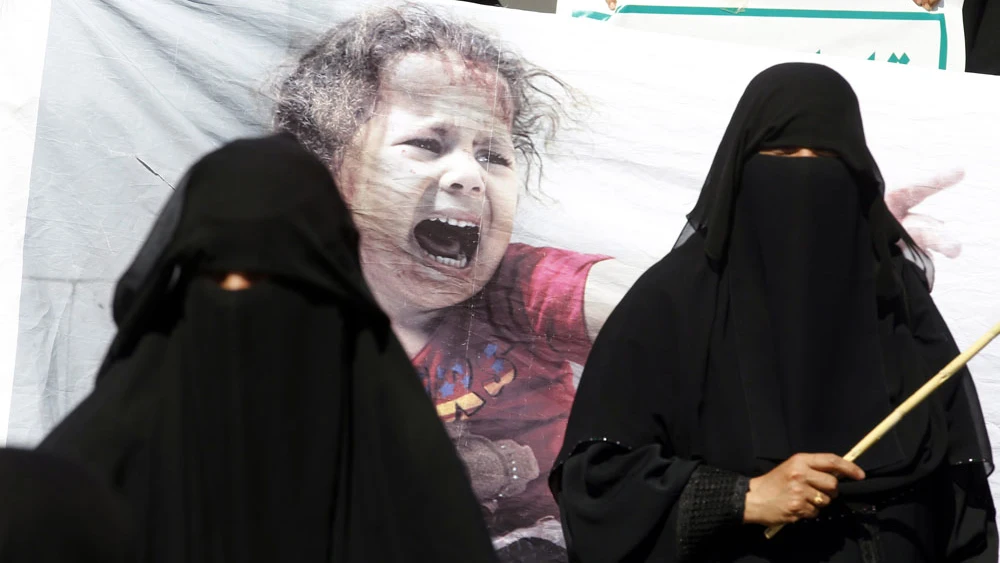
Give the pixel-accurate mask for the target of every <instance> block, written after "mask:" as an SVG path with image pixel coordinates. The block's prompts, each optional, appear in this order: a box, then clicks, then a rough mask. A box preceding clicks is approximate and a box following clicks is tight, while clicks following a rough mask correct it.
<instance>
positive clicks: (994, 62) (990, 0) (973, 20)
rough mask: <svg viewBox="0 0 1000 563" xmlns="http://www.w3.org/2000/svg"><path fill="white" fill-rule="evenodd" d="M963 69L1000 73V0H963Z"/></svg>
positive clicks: (984, 72)
mask: <svg viewBox="0 0 1000 563" xmlns="http://www.w3.org/2000/svg"><path fill="white" fill-rule="evenodd" d="M962 15H963V20H964V22H965V70H966V72H975V73H979V74H992V75H1000V1H998V0H965V3H964V4H963V5H962Z"/></svg>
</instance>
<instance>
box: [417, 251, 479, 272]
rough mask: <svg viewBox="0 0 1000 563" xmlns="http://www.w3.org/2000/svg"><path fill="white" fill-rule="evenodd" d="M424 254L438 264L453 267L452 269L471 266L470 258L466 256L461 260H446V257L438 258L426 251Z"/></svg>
mask: <svg viewBox="0 0 1000 563" xmlns="http://www.w3.org/2000/svg"><path fill="white" fill-rule="evenodd" d="M423 253H424V256H426V257H428V258H430V259H431V260H433V261H435V262H437V263H438V264H444V265H445V266H451V267H452V268H464V267H466V266H468V265H469V258H468V257H467V256H465V255H464V254H463V255H462V256H461V258H458V259H455V258H445V257H444V256H436V255H434V254H431V253H430V252H427V251H426V250H424V251H423Z"/></svg>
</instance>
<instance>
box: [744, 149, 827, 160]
mask: <svg viewBox="0 0 1000 563" xmlns="http://www.w3.org/2000/svg"><path fill="white" fill-rule="evenodd" d="M758 154H763V155H767V156H785V157H789V158H818V157H821V156H822V157H827V158H837V154H836V153H834V152H832V151H824V150H819V149H817V150H813V149H809V148H806V147H788V148H780V149H764V150H761V151H758Z"/></svg>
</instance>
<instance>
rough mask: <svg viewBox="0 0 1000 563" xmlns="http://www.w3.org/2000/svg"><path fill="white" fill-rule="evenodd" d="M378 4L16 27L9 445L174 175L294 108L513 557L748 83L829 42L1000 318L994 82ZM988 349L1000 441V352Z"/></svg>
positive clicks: (913, 197) (114, 11)
mask: <svg viewBox="0 0 1000 563" xmlns="http://www.w3.org/2000/svg"><path fill="white" fill-rule="evenodd" d="M22 6H24V4H22ZM388 6H389V7H384V6H382V5H380V4H371V3H367V2H329V1H328V0H294V1H292V0H288V1H287V2H279V1H276V0H242V1H240V2H231V1H230V2H215V1H212V0H203V1H199V2H190V1H182V0H173V1H166V0H72V1H71V0H54V1H53V2H52V3H51V11H50V14H46V15H48V16H49V17H48V18H47V22H48V26H47V28H46V26H45V25H39V21H40V20H35V19H32V20H30V21H32V22H34V23H33V24H32V25H34V28H33V29H36V30H37V31H38V33H37V34H36V35H39V36H40V39H39V38H35V39H31V38H30V37H28V35H30V34H24V38H23V40H24V43H23V47H24V51H23V53H24V55H23V56H24V58H25V60H27V61H29V62H30V61H35V62H34V65H35V66H37V67H38V69H41V67H40V66H38V65H40V64H41V63H40V61H41V54H44V70H43V71H41V70H36V71H33V70H32V68H34V67H32V66H31V65H30V64H27V63H24V64H21V65H20V66H18V67H17V68H19V69H20V70H19V71H18V72H20V73H21V74H20V76H22V77H23V78H25V79H26V80H28V79H30V78H31V77H33V76H34V77H37V76H41V82H40V84H41V86H40V89H39V90H38V91H36V92H35V94H34V95H35V96H36V97H35V98H32V94H31V93H30V92H24V91H21V90H18V91H15V90H14V89H13V87H11V86H9V84H10V82H9V81H8V80H7V79H8V76H7V73H8V72H10V73H11V74H12V73H13V71H9V70H8V69H12V68H15V67H14V66H3V67H0V68H3V69H4V73H5V74H4V75H3V76H0V88H2V90H0V101H4V100H14V101H16V100H17V99H18V98H17V95H20V96H21V98H19V99H20V100H21V101H20V102H17V103H14V102H13V101H12V102H11V103H6V102H5V105H3V106H0V124H6V125H4V126H5V127H8V129H9V130H11V131H13V133H12V135H13V137H12V138H18V139H20V142H19V144H18V147H16V148H18V149H19V150H20V152H17V153H10V154H13V155H14V156H11V157H8V156H7V154H5V155H4V157H3V158H4V159H5V160H0V162H2V163H3V167H4V169H3V175H2V176H0V180H2V181H3V184H0V190H3V193H4V194H8V193H10V194H14V195H13V196H12V197H14V198H15V200H14V201H17V200H16V197H20V196H18V195H17V194H24V197H23V198H22V199H21V200H20V201H22V202H23V201H26V202H27V203H26V207H24V206H23V203H22V206H21V207H18V206H17V205H13V204H12V205H10V206H8V207H2V206H0V211H3V212H5V213H7V214H8V216H5V217H2V222H0V226H4V225H9V226H10V227H11V231H12V232H13V231H14V230H16V229H18V228H20V226H21V225H23V228H24V231H23V240H24V243H23V247H22V246H18V247H17V248H16V249H14V248H13V247H12V248H10V249H8V248H7V247H0V251H3V252H9V254H7V255H4V256H3V257H0V258H2V259H3V260H4V268H3V274H4V275H9V270H8V269H7V264H8V263H9V264H12V266H13V267H22V268H23V273H17V274H14V275H15V276H19V280H18V279H17V278H15V280H17V281H18V284H17V290H16V291H14V292H10V291H8V292H6V293H0V298H2V299H4V300H5V302H3V303H0V310H2V311H18V313H17V314H16V315H13V314H12V315H8V316H5V317H0V323H3V324H0V334H2V335H5V336H4V339H6V340H8V341H5V342H0V346H10V347H11V350H13V346H14V342H15V341H16V361H12V362H11V363H10V364H0V367H2V369H3V372H2V373H0V382H2V381H4V378H9V379H7V380H8V381H11V383H10V385H9V386H7V385H4V386H2V387H0V392H2V393H3V394H2V395H0V408H7V405H8V404H9V417H5V418H3V419H0V425H3V424H6V431H7V437H8V440H9V442H10V443H12V444H32V443H35V442H36V441H37V440H39V439H40V438H41V437H42V436H43V435H44V434H45V432H46V431H47V430H48V429H50V428H51V427H52V426H53V425H54V424H55V423H56V422H57V421H58V420H59V419H60V418H61V417H62V416H64V415H65V414H66V413H67V412H68V411H69V410H70V409H72V408H73V406H74V405H75V404H77V402H78V401H80V400H81V398H82V397H83V396H85V395H86V394H87V393H88V391H89V390H90V388H91V386H92V381H93V374H94V371H95V369H96V368H97V366H98V364H99V362H100V360H101V357H102V355H103V354H104V351H105V348H106V346H107V345H108V343H109V341H110V339H111V337H112V335H113V331H114V327H113V325H112V322H111V319H110V312H109V306H108V303H109V301H110V296H111V291H112V287H113V284H114V282H115V280H116V278H117V276H118V275H119V274H120V273H121V272H122V271H123V269H124V268H125V266H126V265H127V264H128V263H129V261H130V260H131V258H132V256H133V254H134V252H135V251H136V249H137V248H138V246H139V244H140V242H141V241H142V239H143V237H144V236H145V234H146V230H147V229H148V228H149V226H150V224H151V222H152V220H153V218H154V217H155V215H156V214H157V212H158V210H159V208H160V205H161V204H162V203H163V202H164V201H165V199H166V198H167V196H168V195H169V194H170V192H171V189H172V188H171V184H173V183H175V182H176V181H178V180H179V179H180V177H181V175H182V174H183V172H184V170H185V169H186V168H187V167H188V166H190V165H191V164H192V163H193V162H194V161H195V160H196V159H197V158H198V157H199V156H200V155H202V154H204V153H205V152H206V151H209V150H211V149H213V148H215V147H218V146H219V145H220V144H222V143H224V142H226V141H227V140H230V139H233V138H236V137H240V136H246V135H258V134H263V133H266V132H268V131H270V130H272V129H273V127H274V124H275V123H278V124H282V125H283V126H285V127H286V128H288V129H290V130H292V131H294V132H296V134H298V135H299V136H300V138H302V139H303V140H304V141H305V142H306V143H307V144H308V145H309V146H310V147H311V148H312V149H313V150H314V151H315V152H316V153H317V154H318V155H319V156H320V157H321V158H323V159H324V160H325V161H326V162H327V163H329V166H330V169H331V172H332V173H333V174H334V175H335V177H336V178H337V180H338V185H339V186H340V188H341V189H342V190H343V191H344V195H345V199H346V200H347V201H348V203H349V205H350V206H351V208H352V210H353V211H354V214H355V217H356V219H357V224H358V226H359V228H360V229H361V231H362V257H363V260H364V268H365V275H366V277H367V279H368V281H369V283H370V285H371V286H372V289H373V291H374V293H375V295H376V296H377V298H378V299H379V301H380V303H381V304H382V305H383V306H384V307H385V308H386V310H387V311H388V313H389V315H390V316H391V317H392V319H393V323H394V327H395V328H396V330H397V333H398V334H399V336H400V339H401V341H402V342H403V344H404V347H405V348H406V350H407V351H408V352H409V354H410V356H411V357H412V359H413V364H414V366H415V368H416V372H417V375H418V376H419V377H420V378H421V380H422V381H423V383H424V385H425V387H426V389H427V393H428V395H429V396H430V397H431V398H432V399H433V401H434V403H435V404H436V406H437V409H438V412H439V413H440V415H441V418H442V419H443V420H444V421H445V422H446V423H447V426H448V428H449V429H450V431H451V434H452V435H453V437H454V439H455V443H456V446H457V448H458V450H459V452H460V453H461V455H462V457H463V459H464V460H465V462H466V463H467V465H468V467H469V469H470V473H471V475H472V479H473V481H474V486H475V490H476V494H477V495H478V496H479V498H480V500H481V502H482V505H483V507H484V513H485V514H486V515H487V519H488V522H489V525H490V527H491V529H492V531H493V533H494V536H495V538H496V545H497V546H498V547H500V548H501V549H502V553H503V556H504V558H505V559H506V560H510V561H532V560H544V559H543V557H546V556H547V555H545V554H547V553H558V552H559V551H560V550H561V549H563V548H562V544H563V541H562V536H561V532H560V526H559V523H558V512H557V509H556V506H555V504H554V503H553V501H552V499H551V497H550V495H549V493H548V490H547V486H546V477H547V473H548V470H549V469H550V467H551V466H552V463H553V460H554V457H555V454H556V452H557V450H558V449H559V446H560V444H561V442H562V437H563V431H564V425H565V422H566V418H567V414H568V411H569V408H570V405H571V402H572V399H573V394H574V390H575V387H576V384H577V381H578V376H579V373H580V370H581V365H583V364H584V363H585V361H586V358H587V355H588V352H589V349H590V345H591V342H593V339H594V337H595V335H596V334H597V333H598V332H599V331H600V329H601V326H602V324H603V323H604V320H605V319H606V318H607V316H608V314H609V312H610V311H611V310H612V309H613V307H614V306H615V304H616V303H617V302H618V300H619V299H620V298H621V297H622V295H623V294H624V292H625V291H626V290H627V289H628V287H629V286H630V284H631V283H632V281H633V280H634V279H635V278H636V277H637V276H638V275H639V273H640V272H642V271H643V270H644V269H645V268H646V267H648V266H649V265H650V264H652V263H653V262H654V261H656V260H657V259H659V258H660V257H661V256H663V255H664V254H665V253H666V252H668V251H669V250H670V248H671V246H672V245H673V243H674V241H675V240H676V238H677V235H678V234H679V233H680V231H681V228H682V226H683V225H684V216H685V214H686V213H687V212H688V210H689V209H690V208H691V207H692V205H693V203H694V201H695V199H696V198H697V195H698V192H699V189H700V187H701V182H702V180H703V178H704V176H705V174H706V172H707V170H708V168H709V164H710V162H711V160H712V157H713V155H714V152H715V150H716V145H717V143H718V141H719V139H720V138H721V135H722V132H723V130H724V128H725V126H726V124H727V122H728V120H729V116H730V114H731V111H732V110H733V108H734V107H735V104H736V102H737V100H738V99H739V97H740V95H741V94H742V91H743V89H744V87H745V86H746V84H747V82H748V81H749V80H750V79H751V78H752V77H753V76H754V75H755V74H756V73H758V72H759V71H761V70H762V69H764V68H766V67H768V66H770V65H772V64H775V63H778V62H782V61H788V60H814V61H820V62H824V63H826V64H830V65H832V66H833V67H835V68H836V69H838V70H839V71H841V72H842V73H843V74H844V75H845V76H846V77H847V78H848V80H850V81H851V83H852V84H853V85H854V86H855V89H856V90H857V92H858V95H859V98H860V101H861V105H862V109H863V112H864V117H865V121H866V129H867V134H868V137H869V141H870V145H871V148H872V151H873V152H874V154H875V156H876V158H877V159H878V161H879V163H880V165H881V167H882V170H883V173H884V175H885V177H886V179H887V183H888V189H889V192H888V199H889V202H890V204H891V207H892V209H893V212H894V213H895V214H896V215H897V216H898V217H899V218H900V219H901V220H902V221H903V224H904V225H905V226H906V227H907V229H909V230H910V231H911V233H912V234H913V235H914V237H915V238H916V239H917V241H918V242H919V243H920V244H921V245H923V246H924V247H925V248H927V249H928V250H929V251H930V252H931V253H932V255H933V257H934V261H935V270H936V285H935V289H934V296H935V298H936V300H937V303H938V305H939V306H940V308H941V310H942V311H943V314H944V315H945V317H946V318H947V319H948V320H949V322H950V323H951V326H952V328H953V331H954V333H955V336H956V339H957V340H958V342H959V344H960V345H961V346H965V345H968V344H969V343H971V342H972V341H973V340H974V339H975V338H977V337H978V336H979V335H980V334H981V333H982V332H983V331H984V330H985V329H986V328H987V327H988V326H991V325H992V324H993V323H994V322H996V321H997V320H998V319H1000V297H998V295H997V292H996V290H995V288H996V287H997V283H998V280H1000V263H998V261H997V256H1000V237H998V236H997V232H998V231H997V227H996V221H997V217H1000V191H998V185H997V184H998V182H1000V160H998V159H997V158H996V147H997V146H1000V106H998V105H997V104H996V103H995V101H996V100H997V99H1000V81H998V80H996V79H995V78H993V77H985V76H978V75H964V74H960V73H940V72H937V71H925V70H921V69H919V68H914V67H913V66H904V65H899V64H887V63H884V62H869V61H854V60H850V59H844V58H837V57H827V56H823V55H815V54H808V53H807V54H795V53H791V54H790V53H789V52H786V51H770V50H765V49H760V48H751V47H745V48H741V49H733V48H732V46H731V45H729V44H723V43H712V42H707V41H701V40H697V39H690V38H683V37H673V36H670V35H667V34H647V33H636V32H633V31H629V30H622V29H615V28H613V27H609V26H608V25H605V22H596V21H587V20H580V19H570V18H560V17H558V16H554V15H542V14H532V13H526V12H516V11H511V10H500V9H493V8H486V7H479V6H473V5H467V4H463V3H457V2H449V3H446V4H421V5H402V4H389V5H388ZM46 7H48V6H47V5H46ZM6 17H7V16H6V15H4V16H3V18H6ZM24 21H28V20H24ZM7 25H8V21H6V19H0V29H7V27H4V26H7ZM404 31H405V33H404ZM431 44H436V45H439V46H442V47H443V48H444V49H445V51H444V52H443V53H437V52H427V51H426V50H425V49H424V50H422V49H423V46H426V45H431ZM608 46H613V47H614V48H613V49H609V48H608ZM310 49H313V50H312V56H309V57H305V56H304V55H305V53H306V52H307V51H309V50H310ZM31 53H35V54H31ZM658 53H663V54H683V56H659V55H656V54H658ZM629 54H632V55H635V54H644V56H632V55H629ZM7 60H14V59H13V58H10V59H7ZM18 60H20V59H18ZM372 69H374V70H375V72H372ZM33 72H34V74H33ZM37 83H38V82H37V81H36V84H37ZM18 92H20V94H18ZM39 92H40V93H39ZM35 107H37V111H35V110H34V108H35ZM10 124H15V125H10ZM29 137H30V138H29ZM26 138H27V140H25V139H26ZM32 139H33V145H32V143H31V140H32ZM25 145H26V146H27V147H31V146H33V150H28V149H25ZM12 236H15V237H16V236H17V233H14V234H13V235H12ZM8 258H9V260H8ZM5 279H6V278H5ZM0 289H2V287H0ZM2 351H3V348H2V347H0V352H2ZM2 360H4V358H3V357H0V361H2ZM665 361H666V359H665ZM972 368H973V373H974V374H975V377H976V383H977V385H978V387H979V391H980V395H981V397H982V401H983V406H984V409H985V411H986V415H987V419H988V421H989V423H990V430H991V432H993V434H994V440H995V443H998V444H1000V433H997V432H996V430H997V428H996V424H997V423H998V422H1000V351H998V350H997V349H988V350H986V351H985V352H983V354H981V355H980V356H979V357H977V358H976V359H975V360H974V361H973V363H972ZM293 375H294V374H290V376H293ZM621 377H622V385H631V384H632V383H631V382H630V380H629V377H630V374H628V373H623V374H621ZM0 412H2V411H0ZM845 416H849V414H848V413H845ZM997 484H998V485H1000V482H997ZM996 490H997V491H1000V487H998V488H997V489H996ZM442 533H443V534H447V531H446V530H443V531H442ZM460 557H461V555H460V554H456V558H460Z"/></svg>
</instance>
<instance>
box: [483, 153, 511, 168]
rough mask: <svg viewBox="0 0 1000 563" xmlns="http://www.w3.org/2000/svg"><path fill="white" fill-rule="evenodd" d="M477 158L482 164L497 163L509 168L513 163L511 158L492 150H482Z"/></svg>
mask: <svg viewBox="0 0 1000 563" xmlns="http://www.w3.org/2000/svg"><path fill="white" fill-rule="evenodd" d="M476 160H478V161H479V163H480V164H496V165H499V166H506V167H508V168H510V165H511V162H510V159H509V158H507V157H506V156H503V155H502V154H498V153H495V152H491V151H482V152H480V153H479V154H478V155H476Z"/></svg>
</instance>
